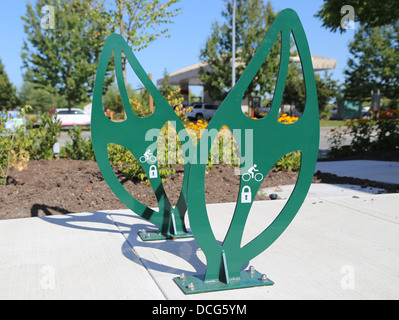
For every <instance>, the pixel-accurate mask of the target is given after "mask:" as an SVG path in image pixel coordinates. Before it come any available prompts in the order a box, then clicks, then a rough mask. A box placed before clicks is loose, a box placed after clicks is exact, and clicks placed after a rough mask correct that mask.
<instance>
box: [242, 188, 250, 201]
mask: <svg viewBox="0 0 399 320" xmlns="http://www.w3.org/2000/svg"><path fill="white" fill-rule="evenodd" d="M241 203H252V191H251V188H250V187H249V186H245V187H244V188H242V192H241Z"/></svg>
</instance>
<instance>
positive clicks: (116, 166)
mask: <svg viewBox="0 0 399 320" xmlns="http://www.w3.org/2000/svg"><path fill="white" fill-rule="evenodd" d="M107 150H108V157H109V160H110V165H111V167H112V169H113V170H114V172H115V176H116V177H117V178H118V181H119V182H120V184H121V185H122V186H123V187H124V188H125V189H126V191H127V192H129V193H130V194H131V195H132V196H133V197H135V198H136V199H137V200H138V201H139V202H140V203H142V204H143V205H145V206H147V207H150V208H156V207H158V203H157V199H156V197H155V194H154V192H153V191H152V190H151V187H150V183H149V179H148V176H147V174H146V172H145V171H144V169H143V167H142V166H141V165H140V162H139V161H138V160H137V159H136V158H135V156H134V155H133V154H132V153H131V152H130V151H129V150H128V149H126V148H125V147H122V146H120V145H117V144H114V143H110V144H108V147H107Z"/></svg>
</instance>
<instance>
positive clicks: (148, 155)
mask: <svg viewBox="0 0 399 320" xmlns="http://www.w3.org/2000/svg"><path fill="white" fill-rule="evenodd" d="M139 160H140V162H141V163H144V162H149V163H155V162H156V161H157V158H156V157H155V156H154V155H153V154H152V152H151V150H147V151H146V152H145V153H144V155H143V156H141V157H140V159H139Z"/></svg>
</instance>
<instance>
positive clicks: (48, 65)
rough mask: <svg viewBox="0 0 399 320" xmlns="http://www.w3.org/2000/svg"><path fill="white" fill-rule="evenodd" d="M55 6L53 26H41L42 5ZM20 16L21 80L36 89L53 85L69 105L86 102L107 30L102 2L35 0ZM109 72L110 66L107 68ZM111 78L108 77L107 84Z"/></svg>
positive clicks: (92, 85) (90, 91)
mask: <svg viewBox="0 0 399 320" xmlns="http://www.w3.org/2000/svg"><path fill="white" fill-rule="evenodd" d="M46 5H50V6H52V7H54V9H55V10H54V13H55V17H54V29H51V28H43V27H42V25H41V22H42V21H43V19H44V14H43V13H42V8H43V7H44V6H46ZM26 10H27V12H26V14H25V16H23V17H22V20H23V21H24V28H25V33H26V39H25V40H24V46H23V50H22V59H23V67H24V69H25V74H24V79H25V80H26V81H28V82H31V83H33V84H34V85H35V86H36V87H38V88H48V87H51V88H54V89H55V90H56V91H57V92H58V93H59V94H60V95H61V96H63V97H65V99H66V101H67V102H68V107H69V108H70V107H72V106H73V105H75V104H81V103H82V102H88V101H89V100H90V99H89V96H90V95H91V94H92V91H93V87H94V78H95V72H96V67H97V61H98V59H99V55H100V53H101V50H102V47H103V45H104V42H105V38H106V36H107V34H108V33H109V32H108V25H107V24H106V23H105V21H106V20H105V17H104V14H103V10H104V9H103V7H102V3H101V2H99V1H94V0H92V1H89V0H72V1H59V0H37V1H36V4H35V5H34V6H33V5H32V4H31V3H30V2H28V3H27V5H26ZM109 68H110V69H109V73H111V70H112V65H110V67H109ZM111 81H112V79H111V77H110V78H109V79H108V81H107V82H106V86H105V88H106V87H107V85H108V84H109V83H110V82H111Z"/></svg>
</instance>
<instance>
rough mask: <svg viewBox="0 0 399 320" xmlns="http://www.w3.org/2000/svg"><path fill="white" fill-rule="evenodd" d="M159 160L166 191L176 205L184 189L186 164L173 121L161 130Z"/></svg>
mask: <svg viewBox="0 0 399 320" xmlns="http://www.w3.org/2000/svg"><path fill="white" fill-rule="evenodd" d="M157 160H158V170H159V173H160V175H161V177H162V182H163V186H164V190H165V193H166V195H167V197H168V199H169V201H170V203H171V205H172V206H173V207H175V206H177V203H178V201H179V197H180V194H181V192H182V189H183V182H184V181H183V180H184V172H185V166H184V155H183V148H182V142H181V140H180V137H179V134H178V132H177V130H176V128H175V126H174V125H173V123H172V122H171V121H168V122H167V123H165V125H164V126H163V127H162V129H161V131H160V132H159V135H158V139H157Z"/></svg>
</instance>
